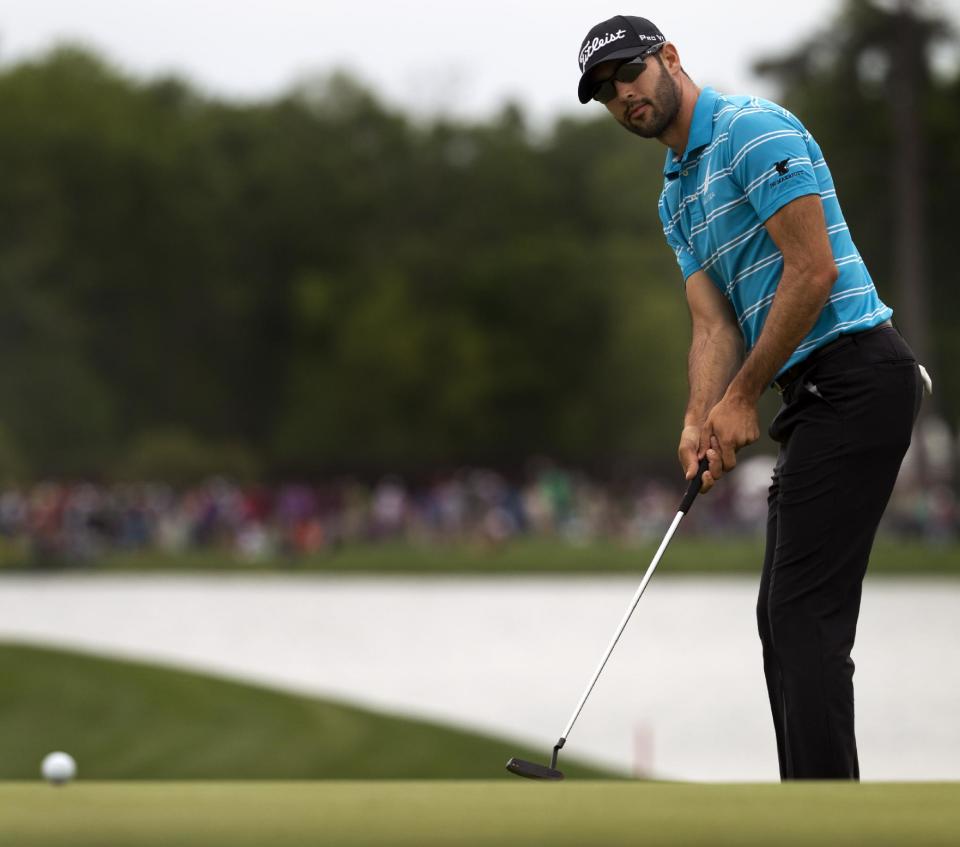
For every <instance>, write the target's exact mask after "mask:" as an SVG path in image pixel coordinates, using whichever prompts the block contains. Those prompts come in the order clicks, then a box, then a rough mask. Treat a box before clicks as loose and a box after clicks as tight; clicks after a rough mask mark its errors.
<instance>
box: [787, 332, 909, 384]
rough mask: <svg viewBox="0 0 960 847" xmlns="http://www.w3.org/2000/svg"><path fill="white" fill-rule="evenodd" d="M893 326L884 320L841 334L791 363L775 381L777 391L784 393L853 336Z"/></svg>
mask: <svg viewBox="0 0 960 847" xmlns="http://www.w3.org/2000/svg"><path fill="white" fill-rule="evenodd" d="M889 326H893V323H892V322H891V321H889V320H887V321H884V322H883V323H882V324H877V325H876V326H872V327H870V329H863V330H861V331H860V332H848V333H846V334H844V335H840V336H838V337H837V338H834V339H833V341H831V342H830V343H829V344H824V345H823V347H818V348H817V349H816V350H814V351H813V352H812V353H811V354H810V355H809V356H807V358H806V359H801V360H800V361H799V362H797V363H796V364H795V365H791V366H790V367H789V368H787V369H786V370H785V371H784V372H783V373H782V374H780V376H778V377H777V378H776V379H775V380H774V381H773V387H774V388H776V389H777V392H778V393H780V394H783V392H784V391H786V390H787V388H789V387H790V384H791V383H792V382H793V381H794V380H795V379H796V378H797V377H798V376H800V374H802V373H803V372H804V371H806V370H807V369H808V368H809V367H810V366H811V365H813V364H814V363H815V362H816V361H817V359H821V358H823V356H825V355H826V354H827V353H829V352H830V351H831V350H833V349H835V348H837V347H840V346H842V345H843V344H845V343H846V342H848V341H849V340H850V338H851V337H853V336H855V335H864V334H866V333H868V332H872V331H874V330H877V329H884V328H885V327H889Z"/></svg>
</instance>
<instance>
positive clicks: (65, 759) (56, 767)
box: [40, 750, 77, 785]
mask: <svg viewBox="0 0 960 847" xmlns="http://www.w3.org/2000/svg"><path fill="white" fill-rule="evenodd" d="M40 773H42V774H43V778H44V779H45V780H46V781H47V782H50V783H52V784H53V785H65V784H66V783H68V782H70V780H71V779H73V778H74V777H75V776H76V775H77V763H76V762H75V761H74V760H73V756H71V755H70V754H69V753H63V752H61V751H59V750H58V751H57V752H56V753H48V754H47V755H46V756H44V757H43V762H42V763H41V764H40Z"/></svg>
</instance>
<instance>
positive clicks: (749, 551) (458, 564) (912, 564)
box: [96, 535, 960, 576]
mask: <svg viewBox="0 0 960 847" xmlns="http://www.w3.org/2000/svg"><path fill="white" fill-rule="evenodd" d="M659 542H660V539H659V538H657V539H651V540H650V541H649V542H646V543H638V544H636V545H632V546H627V545H623V544H613V543H601V542H591V543H589V544H584V545H577V544H571V543H567V542H563V541H559V540H549V539H523V540H518V541H514V542H511V543H509V544H507V545H504V546H503V547H501V548H496V549H495V548H490V547H483V546H480V545H473V546H471V545H466V544H460V545H448V546H436V545H422V546H418V545H415V544H401V543H391V544H380V545H359V544H358V545H351V546H348V547H345V548H343V549H341V550H338V551H333V552H328V553H322V554H315V555H311V556H305V557H300V558H286V559H285V558H273V559H267V560H264V561H259V562H248V561H244V560H243V559H241V558H239V557H238V556H236V555H234V554H231V553H229V552H225V551H200V552H190V553H183V554H176V555H173V554H164V553H159V552H145V553H122V554H121V553H114V554H111V555H109V556H107V557H105V558H104V559H103V560H102V561H101V562H98V563H97V565H96V566H97V568H98V569H101V570H109V571H241V572H243V571H252V572H259V571H294V572H335V573H397V574H407V573H417V574H444V573H470V574H504V573H580V572H582V573H586V574H594V573H624V572H628V573H642V571H643V569H644V568H645V567H646V566H647V564H649V561H650V559H651V557H652V556H653V554H654V552H655V551H656V548H657V545H658V544H659ZM762 558H763V543H762V541H761V540H760V539H759V538H746V539H743V538H738V539H709V538H684V537H683V536H682V535H678V537H676V538H675V539H674V540H673V541H672V542H671V544H670V548H669V550H668V551H667V553H666V555H665V556H664V559H663V563H662V571H663V572H664V573H691V574H720V573H749V574H755V573H759V571H760V564H761V560H762ZM870 573H871V574H903V575H915V574H935V575H956V576H960V545H949V544H948V545H943V546H932V545H928V544H924V543H921V542H903V541H893V540H888V539H881V540H879V541H878V542H877V544H876V547H875V549H874V552H873V556H872V557H871V561H870Z"/></svg>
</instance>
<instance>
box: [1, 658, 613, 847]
mask: <svg viewBox="0 0 960 847" xmlns="http://www.w3.org/2000/svg"><path fill="white" fill-rule="evenodd" d="M0 680H2V684H0V716H2V719H0V779H32V778H34V777H35V776H36V775H37V773H38V772H39V767H40V760H41V759H42V758H43V756H44V755H45V754H46V753H48V752H50V751H51V750H66V751H67V752H69V753H71V754H72V755H73V756H74V757H75V758H76V759H77V762H78V766H79V770H80V774H81V776H82V777H83V778H85V779H232V778H235V779H329V778H336V779H362V778H367V779H369V778H380V779H400V778H403V779H422V778H453V779H466V778H483V779H487V778H502V779H508V780H512V779H515V778H516V777H513V776H511V775H510V774H508V773H507V772H506V770H504V764H505V763H506V761H507V759H508V758H509V757H510V756H514V755H516V756H521V757H523V758H528V759H533V760H535V761H542V760H543V759H544V757H545V756H546V754H547V752H548V751H546V750H532V749H530V748H529V747H524V746H522V745H518V744H513V743H511V742H509V741H506V740H504V739H497V738H490V737H484V736H482V735H477V734H473V733H469V732H464V731H460V730H458V729H454V728H450V727H443V726H438V725H435V724H431V723H428V722H425V721H414V720H405V719H401V718H397V717H394V716H390V715H386V714H378V713H376V712H373V711H368V710H364V709H359V708H354V707H351V706H348V705H344V704H339V703H333V702H329V701H324V700H315V699H310V698H306V697H299V696H295V695H292V694H286V693H283V692H278V691H274V690H271V689H266V688H258V687H255V686H251V685H244V684H240V683H237V682H231V681H227V680H224V679H218V678H213V677H208V676H203V675H200V674H193V673H186V672H182V671H177V670H171V669H169V668H163V667H156V666H152V665H145V664H136V663H132V662H120V661H113V660H108V659H102V658H97V657H94V656H90V655H86V654H82V653H71V652H60V651H54V650H46V649H39V648H35V647H27V646H23V645H16V644H0ZM564 767H565V768H567V769H568V770H569V771H570V772H571V773H572V774H580V775H581V776H593V777H602V776H605V775H607V774H604V773H603V772H602V771H600V770H598V769H591V768H588V767H584V766H582V765H579V764H578V763H577V762H576V760H575V759H574V758H565V760H564ZM2 817H3V804H2V803H0V844H3V843H4V842H3V837H2V834H3V825H2Z"/></svg>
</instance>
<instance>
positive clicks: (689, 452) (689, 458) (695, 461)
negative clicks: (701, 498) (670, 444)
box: [677, 426, 723, 494]
mask: <svg viewBox="0 0 960 847" xmlns="http://www.w3.org/2000/svg"><path fill="white" fill-rule="evenodd" d="M700 431H701V427H699V426H685V427H684V428H683V431H682V432H681V433H680V447H679V448H678V449H677V454H678V455H679V457H680V466H681V467H682V468H683V473H684V475H685V476H686V478H687V479H693V478H694V477H695V476H696V475H697V471H698V470H699V469H700ZM705 455H706V457H707V461H708V462H709V463H710V468H711V469H712V470H713V471H715V473H711V471H710V470H708V471H706V472H705V473H704V474H703V479H702V480H701V485H702V487H701V489H700V493H701V494H706V493H707V492H708V491H709V490H710V489H711V488H713V483H714V481H715V480H716V479H717V478H718V477H719V476H720V475H721V474H722V473H723V470H722V467H721V465H720V454H719V453H718V452H717V451H716V450H714V449H709V450H707V452H706V454H705Z"/></svg>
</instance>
